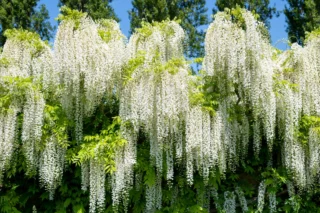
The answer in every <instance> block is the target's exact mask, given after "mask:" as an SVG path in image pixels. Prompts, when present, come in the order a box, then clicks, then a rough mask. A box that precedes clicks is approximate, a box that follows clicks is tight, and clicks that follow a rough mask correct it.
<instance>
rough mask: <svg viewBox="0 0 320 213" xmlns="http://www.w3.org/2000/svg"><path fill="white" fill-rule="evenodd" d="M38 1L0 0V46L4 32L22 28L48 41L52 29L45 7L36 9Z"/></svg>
mask: <svg viewBox="0 0 320 213" xmlns="http://www.w3.org/2000/svg"><path fill="white" fill-rule="evenodd" d="M38 1H39V0H25V1H20V0H12V1H10V0H1V3H0V46H3V45H4V43H5V40H6V38H5V36H4V35H3V33H4V31H5V30H7V29H11V28H23V29H28V30H30V31H34V32H37V33H38V34H40V36H41V38H42V39H44V40H50V39H51V38H52V37H53V35H52V33H53V31H54V28H53V27H52V26H51V24H50V22H49V21H48V19H49V13H48V10H47V8H46V7H45V5H41V6H40V8H39V10H37V9H36V6H37V2H38Z"/></svg>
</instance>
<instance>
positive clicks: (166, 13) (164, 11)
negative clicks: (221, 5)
mask: <svg viewBox="0 0 320 213" xmlns="http://www.w3.org/2000/svg"><path fill="white" fill-rule="evenodd" d="M132 5H133V8H132V10H131V11H129V16H130V26H131V32H134V30H135V29H136V28H139V27H141V22H142V21H145V22H149V23H151V22H153V21H158V22H161V21H163V20H167V19H170V20H173V19H179V20H180V21H181V23H180V24H181V26H182V28H183V29H184V30H185V32H186V34H187V44H186V48H185V53H186V55H187V56H188V57H190V58H193V57H202V56H203V55H204V48H203V40H204V32H203V30H199V29H198V28H199V27H201V26H204V25H206V24H208V17H207V15H206V12H207V8H206V7H205V0H189V1H185V0H173V1H171V0H156V1H154V0H133V1H132Z"/></svg>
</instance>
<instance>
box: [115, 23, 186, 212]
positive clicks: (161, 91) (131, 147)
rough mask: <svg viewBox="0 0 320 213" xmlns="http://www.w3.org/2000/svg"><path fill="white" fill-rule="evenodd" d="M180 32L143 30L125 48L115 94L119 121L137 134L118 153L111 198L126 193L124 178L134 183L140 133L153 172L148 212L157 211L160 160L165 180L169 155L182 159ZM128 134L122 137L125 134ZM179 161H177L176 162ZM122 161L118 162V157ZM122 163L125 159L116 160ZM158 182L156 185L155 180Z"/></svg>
mask: <svg viewBox="0 0 320 213" xmlns="http://www.w3.org/2000/svg"><path fill="white" fill-rule="evenodd" d="M183 39H184V32H183V30H182V28H181V27H180V26H179V25H178V24H177V23H176V22H172V21H170V22H162V23H157V24H154V25H153V26H152V25H150V24H145V25H144V26H143V27H142V28H141V29H138V30H137V32H136V33H135V34H133V35H132V36H131V38H130V41H129V43H128V46H127V52H128V54H129V55H128V58H129V59H128V60H129V61H128V63H127V65H126V66H125V68H124V74H123V75H124V76H123V86H122V88H121V92H120V117H121V118H122V119H123V120H124V121H129V122H130V123H132V125H133V127H132V128H133V130H134V131H136V133H132V130H130V131H131V132H127V131H128V129H127V128H124V129H123V130H124V133H123V135H124V138H125V139H127V141H128V145H127V147H125V148H124V150H120V151H119V154H120V156H121V157H120V159H119V160H117V165H116V167H117V172H116V173H115V174H114V179H115V181H114V182H113V183H114V184H115V185H114V186H113V190H114V192H116V193H113V196H114V197H116V198H117V199H116V200H114V201H116V203H115V204H117V203H118V195H117V194H118V193H120V192H121V191H123V190H125V191H128V188H127V189H126V188H124V186H128V183H130V184H131V183H132V181H128V179H127V178H128V177H126V175H125V174H126V173H127V174H128V175H129V176H130V177H131V178H133V171H132V169H133V167H132V166H133V165H134V163H135V159H136V153H135V152H136V151H135V150H136V138H134V136H135V135H136V134H137V133H138V131H139V129H144V130H145V131H146V133H147V134H148V136H149V137H148V140H149V142H150V157H151V159H150V162H151V163H152V164H154V165H155V167H156V169H157V178H156V179H155V180H154V183H155V184H154V185H152V186H148V187H147V190H146V193H147V195H146V197H147V207H146V208H147V210H148V211H151V210H154V209H159V208H161V197H162V195H161V177H162V174H163V172H164V171H163V156H164V155H165V156H166V163H167V164H166V165H167V171H166V174H167V179H168V180H169V181H170V180H172V179H173V166H174V165H173V162H174V156H173V152H174V151H173V150H174V148H175V144H177V145H176V146H177V150H178V152H177V155H178V157H180V158H181V154H182V137H183V131H184V125H183V122H184V121H185V116H186V112H187V111H188V106H189V102H188V67H187V65H186V63H185V62H184V59H183V50H182V42H183ZM126 132H127V133H126ZM179 155H180V156H179ZM122 156H123V157H122ZM121 158H124V159H121ZM159 178H160V179H159Z"/></svg>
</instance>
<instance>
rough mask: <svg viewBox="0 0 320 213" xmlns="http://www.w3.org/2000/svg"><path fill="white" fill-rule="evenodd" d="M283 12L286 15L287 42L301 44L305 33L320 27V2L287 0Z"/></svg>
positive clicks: (314, 0)
mask: <svg viewBox="0 0 320 213" xmlns="http://www.w3.org/2000/svg"><path fill="white" fill-rule="evenodd" d="M287 3H288V6H286V8H285V10H284V14H285V15H286V22H287V24H288V26H287V32H288V37H289V41H291V42H292V43H293V42H298V43H299V44H303V43H304V41H305V38H306V32H311V31H313V30H315V29H316V28H318V27H320V1H318V0H287Z"/></svg>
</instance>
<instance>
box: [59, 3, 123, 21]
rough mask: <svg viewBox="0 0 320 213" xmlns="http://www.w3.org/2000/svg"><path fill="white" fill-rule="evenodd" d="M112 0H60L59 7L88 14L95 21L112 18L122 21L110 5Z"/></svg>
mask: <svg viewBox="0 0 320 213" xmlns="http://www.w3.org/2000/svg"><path fill="white" fill-rule="evenodd" d="M111 2H112V0H80V1H79V0H60V3H59V6H62V5H65V6H67V7H69V8H71V9H75V10H79V11H82V12H86V13H88V15H90V17H92V18H93V20H97V19H102V18H103V19H109V18H112V19H114V20H116V21H120V20H119V18H118V17H117V16H116V14H115V12H114V10H113V8H112V7H111V5H110V3H111Z"/></svg>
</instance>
